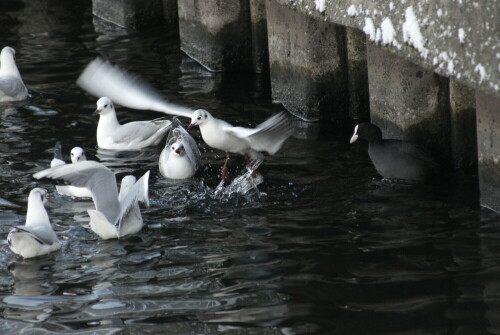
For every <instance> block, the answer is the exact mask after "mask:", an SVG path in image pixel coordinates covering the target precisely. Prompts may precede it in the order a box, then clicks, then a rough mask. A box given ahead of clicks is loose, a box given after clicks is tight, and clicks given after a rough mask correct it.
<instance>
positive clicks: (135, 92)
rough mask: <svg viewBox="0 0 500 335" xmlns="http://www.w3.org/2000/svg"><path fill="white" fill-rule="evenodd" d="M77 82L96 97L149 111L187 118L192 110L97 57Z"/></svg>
mask: <svg viewBox="0 0 500 335" xmlns="http://www.w3.org/2000/svg"><path fill="white" fill-rule="evenodd" d="M76 83H77V85H78V86H80V87H81V88H83V89H84V90H86V91H87V92H89V93H90V94H93V95H95V96H97V97H104V96H105V97H108V98H110V99H111V100H113V101H115V102H116V103H118V104H120V105H122V106H125V107H128V108H133V109H142V110H152V111H156V112H162V113H165V114H170V115H178V116H183V117H187V118H190V117H191V114H192V112H193V110H191V109H189V108H186V107H182V106H178V105H175V104H172V103H169V102H167V101H165V100H164V99H163V98H162V97H161V96H160V95H159V94H158V92H156V91H155V90H154V89H153V88H152V87H150V86H149V85H148V84H146V83H145V82H144V81H142V80H141V79H139V78H138V77H137V76H134V75H131V74H129V73H127V72H126V71H125V70H122V69H121V68H119V67H118V66H114V65H111V63H109V62H105V61H103V60H102V59H101V58H99V57H98V58H96V59H95V60H93V61H92V62H90V63H89V64H88V65H87V67H86V68H85V70H83V72H82V74H81V75H80V77H79V78H78V80H77V81H76Z"/></svg>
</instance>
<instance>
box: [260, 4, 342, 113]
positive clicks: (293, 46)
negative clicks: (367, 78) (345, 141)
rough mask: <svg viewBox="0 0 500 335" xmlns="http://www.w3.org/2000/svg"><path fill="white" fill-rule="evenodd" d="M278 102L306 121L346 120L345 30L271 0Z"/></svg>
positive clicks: (269, 17) (272, 54)
mask: <svg viewBox="0 0 500 335" xmlns="http://www.w3.org/2000/svg"><path fill="white" fill-rule="evenodd" d="M266 9H267V29H268V41H269V63H270V75H271V86H272V94H273V99H274V100H275V101H277V102H281V103H282V104H283V105H284V106H285V108H287V109H288V110H289V111H290V112H292V113H293V114H295V115H297V116H299V117H301V118H303V119H306V120H310V121H312V120H319V119H322V120H326V119H346V118H347V103H346V102H347V101H348V92H347V89H346V87H347V70H346V59H345V35H344V34H345V32H344V28H343V27H341V26H337V25H335V24H332V23H328V22H324V21H319V20H316V19H314V18H311V17H309V16H307V15H304V14H302V13H300V12H298V11H295V10H293V9H290V8H288V7H286V6H282V5H280V4H279V3H277V2H275V1H273V0H268V1H267V3H266Z"/></svg>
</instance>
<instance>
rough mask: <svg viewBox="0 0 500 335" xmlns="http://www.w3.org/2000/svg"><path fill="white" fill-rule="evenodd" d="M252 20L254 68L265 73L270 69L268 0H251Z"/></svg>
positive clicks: (257, 71)
mask: <svg viewBox="0 0 500 335" xmlns="http://www.w3.org/2000/svg"><path fill="white" fill-rule="evenodd" d="M250 21H251V24H252V61H253V69H254V71H255V72H256V73H264V72H267V71H268V70H269V52H268V49H267V12H266V0H250Z"/></svg>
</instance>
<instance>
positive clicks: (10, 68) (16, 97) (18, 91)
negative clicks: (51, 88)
mask: <svg viewBox="0 0 500 335" xmlns="http://www.w3.org/2000/svg"><path fill="white" fill-rule="evenodd" d="M15 55H16V51H15V50H14V49H12V48H11V47H5V48H3V49H2V52H1V53H0V102H10V101H22V100H26V99H27V98H28V89H27V88H26V86H24V82H23V79H22V78H21V74H20V73H19V70H18V69H17V65H16V59H15V58H16V57H15Z"/></svg>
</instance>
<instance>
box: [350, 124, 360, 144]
mask: <svg viewBox="0 0 500 335" xmlns="http://www.w3.org/2000/svg"><path fill="white" fill-rule="evenodd" d="M358 127H359V125H356V127H354V134H352V137H351V140H350V141H349V143H351V144H352V143H354V142H356V140H357V139H358V137H359V135H358Z"/></svg>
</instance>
